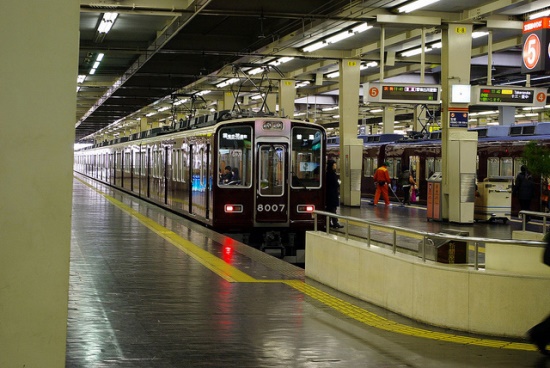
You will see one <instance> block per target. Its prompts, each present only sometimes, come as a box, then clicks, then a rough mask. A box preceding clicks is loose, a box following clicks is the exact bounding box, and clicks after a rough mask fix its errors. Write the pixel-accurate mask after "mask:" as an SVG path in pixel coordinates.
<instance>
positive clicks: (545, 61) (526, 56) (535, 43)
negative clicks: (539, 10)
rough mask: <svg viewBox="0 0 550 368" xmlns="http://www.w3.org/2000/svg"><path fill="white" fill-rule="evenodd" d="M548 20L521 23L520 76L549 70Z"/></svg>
mask: <svg viewBox="0 0 550 368" xmlns="http://www.w3.org/2000/svg"><path fill="white" fill-rule="evenodd" d="M549 41H550V18H538V19H533V20H530V21H527V22H524V23H523V41H522V44H523V52H522V58H521V59H522V61H521V72H522V74H529V73H544V72H546V71H547V70H549V69H550V49H549Z"/></svg>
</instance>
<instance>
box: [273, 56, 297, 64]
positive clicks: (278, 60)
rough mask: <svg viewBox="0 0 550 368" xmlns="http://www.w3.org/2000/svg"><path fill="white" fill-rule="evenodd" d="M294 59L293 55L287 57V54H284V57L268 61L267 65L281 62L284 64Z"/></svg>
mask: <svg viewBox="0 0 550 368" xmlns="http://www.w3.org/2000/svg"><path fill="white" fill-rule="evenodd" d="M292 59H294V58H293V57H289V56H286V57H282V58H280V59H277V60H273V61H272V62H271V63H269V65H273V66H277V65H281V64H284V63H286V62H289V61H290V60H292Z"/></svg>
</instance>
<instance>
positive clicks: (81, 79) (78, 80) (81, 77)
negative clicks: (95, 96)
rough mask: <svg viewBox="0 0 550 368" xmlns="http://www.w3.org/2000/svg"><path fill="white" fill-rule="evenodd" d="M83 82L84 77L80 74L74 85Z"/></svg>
mask: <svg viewBox="0 0 550 368" xmlns="http://www.w3.org/2000/svg"><path fill="white" fill-rule="evenodd" d="M85 80H86V75H84V74H80V75H79V76H78V77H77V78H76V83H84V81H85Z"/></svg>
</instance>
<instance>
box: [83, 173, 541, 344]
mask: <svg viewBox="0 0 550 368" xmlns="http://www.w3.org/2000/svg"><path fill="white" fill-rule="evenodd" d="M76 179H77V180H79V181H80V182H82V183H83V184H85V185H87V186H88V187H90V188H91V189H93V190H94V191H96V192H97V193H99V194H101V195H102V196H103V197H105V198H106V199H107V200H108V201H109V202H111V203H112V204H114V205H115V206H117V207H118V208H120V209H121V210H123V211H125V212H127V213H128V214H130V215H131V216H133V217H135V218H136V219H137V220H138V221H140V222H141V223H142V224H144V225H145V226H146V227H147V228H149V229H151V230H152V231H154V232H155V233H156V234H158V235H159V236H161V237H162V238H163V239H165V240H167V241H168V242H170V243H171V244H173V245H174V246H176V247H178V248H179V249H181V250H182V251H183V252H185V253H186V254H188V255H189V256H191V257H193V259H195V260H197V261H198V262H199V263H200V264H202V265H203V266H205V267H206V268H208V269H209V270H211V271H212V272H214V273H216V274H217V275H219V276H220V277H222V278H223V279H224V280H226V281H228V282H248V283H283V284H286V285H288V286H290V287H292V288H294V289H295V290H297V291H299V292H301V293H303V294H305V295H307V296H309V297H311V298H313V299H315V300H317V301H319V302H321V303H323V304H325V305H327V306H329V307H330V308H332V309H334V310H336V311H338V312H340V313H342V314H344V315H345V316H347V317H349V318H352V319H354V320H356V321H358V322H361V323H363V324H365V325H368V326H371V327H374V328H378V329H381V330H385V331H390V332H394V333H398V334H402V335H409V336H414V337H420V338H426V339H432V340H439V341H446V342H452V343H457V344H461V345H474V346H483V347H491V348H499V349H511V350H525V351H535V350H536V348H535V347H534V346H533V345H531V344H527V343H520V342H510V341H500V340H493V339H482V338H475V337H468V336H460V335H453V334H448V333H443V332H435V331H430V330H426V329H422V328H417V327H411V326H407V325H404V324H401V323H397V322H394V321H391V320H389V319H387V318H384V317H381V316H379V315H377V314H374V313H372V312H369V311H367V310H365V309H362V308H360V307H358V306H356V305H353V304H351V303H349V302H346V301H344V300H342V299H340V298H337V297H335V296H332V295H330V294H328V293H326V292H324V291H321V290H319V289H317V288H316V287H314V286H311V285H308V284H306V283H305V282H304V281H302V280H258V279H256V278H254V277H252V276H249V275H248V274H246V273H244V272H242V271H240V270H239V269H237V268H236V267H234V266H231V265H230V264H228V263H227V262H225V261H223V260H221V259H220V258H218V257H216V256H214V255H212V254H211V253H209V252H207V251H205V250H203V249H201V248H199V247H198V246H196V245H194V244H193V243H191V242H190V241H188V240H186V239H184V238H182V237H181V236H179V235H177V234H176V233H174V232H173V231H171V230H169V229H167V228H165V227H163V226H162V225H160V224H158V223H156V222H154V221H153V220H151V219H149V218H148V217H146V216H144V215H142V214H141V213H139V212H138V211H136V210H134V209H132V208H131V207H129V206H127V205H125V204H124V203H122V202H120V201H118V200H116V199H115V198H113V197H111V196H110V195H108V194H107V193H105V192H103V191H101V190H99V189H97V188H95V187H93V186H92V185H90V184H89V183H87V182H85V181H83V180H81V179H80V178H78V177H76Z"/></svg>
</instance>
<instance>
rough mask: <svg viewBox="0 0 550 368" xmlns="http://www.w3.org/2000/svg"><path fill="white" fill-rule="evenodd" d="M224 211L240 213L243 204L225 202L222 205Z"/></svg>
mask: <svg viewBox="0 0 550 368" xmlns="http://www.w3.org/2000/svg"><path fill="white" fill-rule="evenodd" d="M224 210H225V213H242V212H243V205H242V204H226V205H225V206H224Z"/></svg>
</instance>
